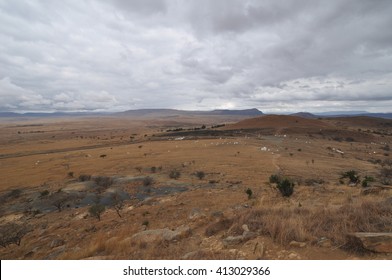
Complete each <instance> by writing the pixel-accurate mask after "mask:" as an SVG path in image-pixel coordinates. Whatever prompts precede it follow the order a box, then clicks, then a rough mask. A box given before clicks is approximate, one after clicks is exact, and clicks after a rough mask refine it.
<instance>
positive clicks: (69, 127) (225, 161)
mask: <svg viewBox="0 0 392 280" xmlns="http://www.w3.org/2000/svg"><path fill="white" fill-rule="evenodd" d="M177 121H178V120H177ZM202 121H206V120H202ZM37 122H42V123H43V126H39V127H34V126H33V127H31V126H30V127H29V126H25V125H31V124H34V123H37ZM184 122H185V120H184ZM210 123H214V122H213V120H210ZM216 123H219V120H218V121H217V122H216ZM177 124H178V123H177ZM196 124H197V120H195V119H192V121H191V122H189V123H188V124H186V125H188V126H189V127H192V126H195V125H196ZM21 125H22V126H21ZM171 125H173V122H171V121H170V120H169V121H168V122H167V123H165V122H164V121H160V122H159V123H158V122H156V123H155V124H154V121H153V120H148V121H143V120H137V121H130V120H129V119H125V120H119V119H110V118H107V119H100V120H91V119H75V120H67V121H64V120H60V119H59V120H56V121H46V122H44V121H41V120H40V121H37V120H35V121H34V122H27V123H26V122H23V123H13V124H9V123H8V124H4V123H2V124H1V125H0V133H1V134H0V135H2V136H1V139H0V142H1V143H2V144H3V145H1V151H0V154H2V155H5V154H6V155H9V156H6V157H2V158H1V157H0V164H1V165H0V167H1V170H2V174H6V176H4V178H2V180H1V181H0V189H1V190H2V191H1V193H0V198H1V199H2V206H1V207H0V213H1V217H0V224H5V223H8V222H18V223H26V224H27V225H29V226H30V227H31V228H32V231H30V232H29V233H28V234H26V236H25V237H23V239H22V242H21V244H20V246H16V245H14V244H12V245H10V246H8V247H6V248H0V257H1V258H2V259H17V258H20V259H45V258H49V259H85V258H103V259H107V258H109V259H181V258H183V257H184V256H186V257H187V258H191V259H198V258H205V259H214V258H219V259H227V258H245V259H246V258H255V257H257V256H255V255H254V254H253V253H252V250H253V249H252V248H254V246H255V244H253V243H249V244H246V242H243V243H240V244H237V245H233V246H226V245H225V246H224V245H222V244H223V243H222V240H223V239H225V238H226V237H228V236H230V235H232V236H237V235H241V234H242V233H243V228H242V226H243V225H244V224H246V225H247V226H248V227H249V228H250V230H251V231H254V232H256V233H257V235H258V237H257V238H256V239H255V240H257V242H259V244H261V243H263V244H264V248H265V253H264V255H263V258H271V259H274V258H287V254H286V255H285V254H283V253H281V252H283V251H285V250H286V251H287V250H292V251H293V250H294V249H292V248H290V247H289V245H288V244H290V242H291V241H293V240H294V241H303V242H306V244H307V247H306V248H305V249H303V248H300V249H295V250H297V251H296V252H297V253H298V254H300V255H301V257H302V258H311V259H318V258H327V259H328V258H329V259H331V258H332V259H347V258H357V257H359V258H365V259H366V258H374V259H377V258H391V256H388V255H387V256H385V255H371V254H370V255H365V256H362V255H360V256H357V255H355V254H354V253H350V252H348V251H345V250H343V247H344V246H343V245H344V244H345V234H346V233H348V232H351V231H392V228H391V220H392V217H391V214H390V213H391V212H392V211H391V205H390V202H389V204H388V203H387V202H385V201H386V200H387V199H388V198H390V197H391V195H392V193H391V192H392V191H391V190H390V189H387V188H386V189H384V190H383V189H380V190H379V191H378V192H377V193H376V194H370V195H368V196H365V195H361V187H360V186H354V187H349V186H346V185H340V184H339V177H340V173H341V172H343V171H347V170H351V169H355V170H357V171H359V173H360V174H361V176H365V175H371V176H374V177H375V178H376V179H377V182H376V183H374V184H375V185H378V184H380V182H379V181H378V180H379V179H378V177H377V176H378V174H379V171H380V168H381V167H380V166H379V165H377V164H373V163H370V162H369V161H368V160H370V159H371V160H384V159H386V158H387V157H386V156H385V155H384V154H383V153H384V152H383V150H382V149H381V147H382V146H383V145H385V144H381V143H386V142H388V143H390V142H391V139H390V138H391V137H390V136H385V137H381V136H378V135H371V137H373V138H374V139H375V140H374V141H376V142H374V143H377V144H372V143H369V142H368V140H367V138H364V139H363V141H362V142H361V141H357V142H353V143H350V142H345V141H343V142H337V141H332V140H330V139H328V138H327V137H326V138H325V139H324V138H323V137H324V136H325V135H324V136H323V135H318V136H317V137H315V136H312V137H311V136H309V135H308V134H307V133H304V132H301V133H300V134H287V135H286V137H284V136H283V135H263V134H262V133H245V132H244V133H242V134H239V135H235V136H227V135H226V136H221V137H220V136H216V137H207V138H206V137H198V138H189V137H185V139H183V140H174V139H175V138H176V137H175V136H173V137H164V138H159V137H157V136H155V137H154V136H153V135H154V134H155V135H158V134H159V133H160V131H161V130H165V129H166V128H168V127H171ZM182 125H185V124H184V123H182ZM356 125H357V124H356ZM147 126H148V127H147ZM280 126H282V124H280ZM355 129H357V126H356V127H355ZM19 130H20V131H21V134H18V131H19ZM33 130H42V131H45V132H44V133H29V132H31V131H33ZM145 135H147V136H145ZM53 136H55V137H54V138H53ZM81 137H83V138H81ZM130 137H134V138H132V139H131V138H130ZM359 140H361V139H359ZM96 145H99V146H96ZM264 147H265V149H262V148H264ZM333 148H335V150H336V149H339V150H341V151H344V156H341V154H340V153H338V152H334V151H333ZM374 152H376V153H374ZM290 154H292V155H290ZM101 155H106V156H105V157H101ZM152 167H156V169H155V170H154V171H153V170H152V169H151V168H152ZM172 170H178V171H179V172H180V174H181V176H180V177H179V178H178V179H177V180H175V179H171V178H169V174H170V172H171V171H172ZM197 171H203V172H204V173H205V177H204V178H203V179H201V180H199V178H197V176H196V172H197ZM69 172H73V178H72V177H71V176H69ZM277 172H280V173H282V174H284V175H285V176H288V177H291V178H292V179H293V180H295V181H296V182H297V184H296V186H295V191H294V194H293V195H292V196H291V197H290V198H282V197H281V195H280V193H279V192H278V191H277V190H276V188H275V187H274V186H273V185H271V184H269V183H267V182H268V178H269V176H270V175H271V174H275V173H277ZM81 174H87V175H92V176H93V178H96V177H97V176H109V177H110V179H111V180H113V182H117V181H116V180H118V179H119V178H120V179H121V178H122V179H124V178H130V179H131V180H130V181H126V180H125V179H124V180H125V181H124V182H126V183H113V185H112V186H108V187H105V188H101V189H100V190H99V191H98V189H89V188H87V189H84V188H85V186H84V185H83V184H81V183H83V182H77V178H78V177H79V175H81ZM147 176H150V177H151V178H153V184H152V185H151V186H148V187H149V189H150V190H149V191H150V192H151V194H150V196H152V197H151V198H150V199H147V200H144V201H143V200H141V199H138V198H137V197H136V195H137V194H143V195H147V196H148V189H144V190H143V191H141V190H140V189H139V188H140V187H143V178H145V177H147ZM139 177H140V178H139ZM134 178H139V179H135V180H133V179H134ZM307 182H311V183H307ZM312 182H316V183H314V184H313V183H312ZM317 182H321V183H320V184H319V183H317ZM298 183H300V185H298ZM165 187H172V188H174V187H186V188H187V189H188V190H187V191H184V192H171V191H168V192H167V193H164V192H163V193H161V194H160V195H159V196H156V195H153V194H154V191H157V190H159V189H164V188H165ZM78 188H81V191H80V193H78V195H79V196H76V197H77V198H76V199H80V200H82V199H83V198H84V196H85V194H86V193H85V192H90V193H91V194H94V195H98V196H102V195H105V194H107V193H110V192H111V191H113V190H116V189H120V190H122V191H125V192H127V193H128V194H130V195H131V199H129V200H126V201H125V203H124V207H123V209H121V217H119V216H118V215H117V213H116V211H115V210H114V209H113V208H111V207H108V208H107V209H106V211H105V212H104V213H103V214H102V217H101V218H102V220H101V221H98V220H97V219H95V218H93V217H90V216H88V206H86V205H84V204H83V205H82V206H80V207H79V208H76V207H74V206H73V204H72V205H71V206H69V207H67V206H66V205H65V206H64V209H63V211H62V212H57V211H55V210H56V209H55V208H53V207H52V208H50V207H49V208H50V209H51V210H49V211H46V210H45V211H41V213H39V212H37V213H34V211H36V210H37V209H34V207H33V208H31V209H27V208H26V209H22V208H20V209H19V208H18V209H17V207H16V206H17V205H19V204H21V205H26V207H27V206H28V205H31V201H33V202H35V203H39V202H42V203H44V202H45V203H46V201H48V200H50V199H51V197H52V196H51V195H52V194H53V193H56V192H57V191H59V189H62V190H63V192H65V193H66V192H68V191H69V192H71V191H72V190H75V189H78ZM248 188H249V189H251V190H252V193H253V195H252V198H251V199H248V196H247V194H246V192H245V191H246V190H247V189H248ZM15 190H20V193H19V192H18V191H15ZM45 190H48V191H49V195H48V197H40V193H42V192H43V191H45ZM16 194H18V195H16ZM29 201H30V202H29ZM34 205H37V204H34ZM34 205H33V206H34ZM49 206H50V205H49ZM27 210H28V211H27ZM147 221H148V226H147V230H148V229H163V228H168V229H172V230H173V229H176V228H177V227H179V226H182V225H188V226H189V227H190V228H191V229H192V235H191V236H190V237H187V238H185V239H182V240H178V241H177V242H160V243H158V244H144V243H135V242H133V241H132V235H133V234H135V233H138V232H140V231H143V230H144V229H145V226H143V223H146V222H147ZM320 238H327V239H329V240H331V242H332V243H333V245H334V247H333V248H320V247H319V246H318V244H317V243H318V240H319V239H320ZM58 240H60V242H57V241H58ZM250 241H251V242H253V241H254V240H250ZM56 242H57V243H58V244H57V243H56ZM254 242H256V241H254ZM56 244H57V245H56ZM252 246H253V247H252ZM334 248H338V249H334ZM295 250H294V251H295ZM352 254H354V255H352Z"/></svg>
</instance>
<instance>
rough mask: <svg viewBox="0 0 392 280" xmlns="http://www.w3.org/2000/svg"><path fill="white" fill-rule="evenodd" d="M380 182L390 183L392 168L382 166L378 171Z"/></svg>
mask: <svg viewBox="0 0 392 280" xmlns="http://www.w3.org/2000/svg"><path fill="white" fill-rule="evenodd" d="M380 177H381V183H382V184H384V185H391V183H392V169H391V168H386V167H384V168H382V169H381V171H380Z"/></svg>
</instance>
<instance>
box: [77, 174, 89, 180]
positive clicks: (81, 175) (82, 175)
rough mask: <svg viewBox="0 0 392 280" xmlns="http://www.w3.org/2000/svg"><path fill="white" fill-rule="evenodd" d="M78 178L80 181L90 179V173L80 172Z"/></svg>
mask: <svg viewBox="0 0 392 280" xmlns="http://www.w3.org/2000/svg"><path fill="white" fill-rule="evenodd" d="M78 179H79V181H80V182H86V181H90V180H91V175H87V174H80V175H79V178H78Z"/></svg>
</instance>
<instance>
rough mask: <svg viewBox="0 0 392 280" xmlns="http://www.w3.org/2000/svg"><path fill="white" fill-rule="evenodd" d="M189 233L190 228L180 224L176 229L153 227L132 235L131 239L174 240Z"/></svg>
mask: <svg viewBox="0 0 392 280" xmlns="http://www.w3.org/2000/svg"><path fill="white" fill-rule="evenodd" d="M190 235H191V229H190V228H189V227H188V226H180V227H178V228H177V229H176V230H170V229H168V228H164V229H153V230H145V231H141V232H138V233H136V234H134V235H133V236H132V240H134V241H137V242H146V243H150V242H160V241H174V240H180V239H182V238H186V237H188V236H190Z"/></svg>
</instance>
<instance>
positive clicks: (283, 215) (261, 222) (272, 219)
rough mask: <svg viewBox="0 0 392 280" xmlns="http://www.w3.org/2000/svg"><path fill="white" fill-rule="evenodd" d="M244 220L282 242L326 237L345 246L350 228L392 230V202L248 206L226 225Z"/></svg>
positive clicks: (257, 229)
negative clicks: (337, 206)
mask: <svg viewBox="0 0 392 280" xmlns="http://www.w3.org/2000/svg"><path fill="white" fill-rule="evenodd" d="M243 224H247V225H248V226H249V229H250V230H251V231H254V232H257V231H259V232H260V233H261V234H263V235H266V236H270V237H272V239H273V240H274V241H275V242H277V243H279V244H283V245H287V244H289V243H290V242H291V241H293V240H294V241H300V242H304V241H305V242H306V241H312V240H316V241H313V242H315V243H317V240H319V239H320V238H322V237H323V238H328V239H329V240H331V241H332V243H333V244H334V245H336V246H344V245H345V244H346V234H347V233H350V232H359V231H362V232H390V231H392V205H391V204H390V203H386V202H384V201H380V202H377V201H375V202H367V201H366V202H359V203H356V204H351V205H342V206H341V207H339V208H332V209H325V208H322V209H314V208H307V207H300V208H299V207H295V208H294V207H282V206H275V207H268V208H262V209H259V210H249V211H248V212H246V213H244V214H242V215H240V216H239V217H237V219H236V220H235V222H234V225H233V226H232V225H231V224H230V225H229V226H226V227H225V228H226V229H227V228H229V227H231V229H232V230H233V231H235V230H236V229H238V228H240V227H241V225H243ZM229 234H235V233H231V232H229ZM315 243H313V244H315ZM315 245H316V244H315Z"/></svg>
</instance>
